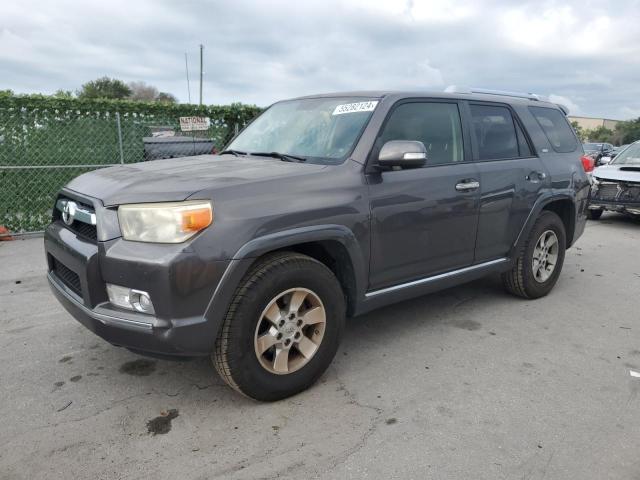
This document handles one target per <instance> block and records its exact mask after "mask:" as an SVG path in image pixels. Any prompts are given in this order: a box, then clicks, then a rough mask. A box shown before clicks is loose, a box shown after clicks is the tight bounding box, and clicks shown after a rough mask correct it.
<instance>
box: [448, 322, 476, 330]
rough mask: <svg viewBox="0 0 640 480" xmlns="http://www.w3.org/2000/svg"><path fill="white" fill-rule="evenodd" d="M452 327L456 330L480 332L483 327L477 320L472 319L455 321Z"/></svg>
mask: <svg viewBox="0 0 640 480" xmlns="http://www.w3.org/2000/svg"><path fill="white" fill-rule="evenodd" d="M451 325H453V326H454V327H456V328H461V329H463V330H469V331H473V330H480V328H481V327H482V324H481V323H480V322H476V321H475V320H470V319H464V320H454V321H452V322H451Z"/></svg>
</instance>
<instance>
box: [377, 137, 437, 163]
mask: <svg viewBox="0 0 640 480" xmlns="http://www.w3.org/2000/svg"><path fill="white" fill-rule="evenodd" d="M425 163H427V149H426V148H425V147H424V144H423V143H422V142H414V141H410V140H391V141H389V142H387V143H385V144H384V145H383V146H382V148H381V149H380V154H379V155H378V165H380V166H381V167H402V168H417V167H422V166H424V164H425Z"/></svg>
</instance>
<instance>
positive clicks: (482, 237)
mask: <svg viewBox="0 0 640 480" xmlns="http://www.w3.org/2000/svg"><path fill="white" fill-rule="evenodd" d="M467 113H468V116H467V118H468V119H469V122H470V125H471V130H472V132H473V134H472V142H473V150H474V159H475V160H476V161H477V162H478V163H477V165H478V170H479V175H480V200H479V201H480V206H479V209H480V210H479V218H478V235H477V239H476V248H475V261H476V263H481V262H484V261H488V260H493V259H497V258H503V257H505V256H507V254H508V252H509V250H510V248H511V246H512V245H513V243H514V241H515V240H516V238H517V236H518V234H519V232H520V229H521V228H522V226H523V225H524V223H525V221H526V219H527V217H528V215H529V212H530V211H531V210H532V209H533V206H534V204H535V202H536V200H537V198H538V196H539V195H540V191H541V190H542V189H544V188H545V187H546V185H547V184H548V175H547V172H546V170H545V168H544V165H543V164H542V162H541V161H540V159H539V158H538V157H537V156H536V155H535V154H534V152H533V149H532V147H531V144H530V140H529V139H528V137H527V135H525V133H524V129H523V128H522V125H521V123H520V121H519V119H518V117H517V115H516V114H515V112H514V111H513V110H512V109H511V108H510V106H509V105H506V104H498V103H488V102H470V103H469V104H468V110H467Z"/></svg>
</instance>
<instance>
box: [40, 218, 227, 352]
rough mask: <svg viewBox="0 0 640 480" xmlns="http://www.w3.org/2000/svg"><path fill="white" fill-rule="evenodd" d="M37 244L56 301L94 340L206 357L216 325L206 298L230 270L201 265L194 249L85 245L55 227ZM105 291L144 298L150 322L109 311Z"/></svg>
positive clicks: (137, 315)
mask: <svg viewBox="0 0 640 480" xmlns="http://www.w3.org/2000/svg"><path fill="white" fill-rule="evenodd" d="M44 244H45V251H46V255H47V263H48V266H49V271H48V274H47V277H48V281H49V285H50V286H51V289H52V291H53V293H54V295H55V297H56V298H57V300H58V301H59V302H60V303H61V304H62V305H63V306H64V308H65V309H66V310H67V311H68V312H69V313H70V314H71V315H72V316H73V317H74V318H75V319H76V320H78V321H79V322H80V323H82V324H83V325H84V326H85V327H87V328H88V329H89V330H91V331H92V332H94V333H95V334H97V335H99V336H100V337H102V338H103V339H105V340H107V341H108V342H110V343H112V344H114V345H118V346H123V347H126V348H129V349H131V350H135V351H137V352H141V353H145V352H148V353H151V354H160V355H175V356H197V355H208V354H210V353H211V351H212V350H213V346H214V342H215V338H216V335H217V331H218V327H219V320H217V319H216V320H215V321H214V320H212V318H211V317H212V314H211V312H212V311H213V310H214V308H215V306H212V298H213V294H214V292H215V291H216V288H217V287H218V285H219V284H220V281H221V278H222V276H223V274H224V272H225V270H226V268H227V266H228V265H229V262H227V261H215V260H212V259H208V258H206V256H205V255H203V254H201V253H199V250H198V248H197V246H194V245H193V244H190V245H188V246H185V245H177V246H176V245H153V244H143V243H139V242H127V241H125V240H122V239H120V238H118V239H113V240H110V241H107V242H99V241H95V240H94V241H92V240H90V239H87V238H83V237H82V236H80V235H78V234H76V233H75V232H73V231H72V230H69V229H68V228H66V227H65V226H64V225H63V224H62V223H61V222H59V221H57V222H53V223H52V224H51V225H49V226H48V227H47V229H46V231H45V237H44ZM205 251H206V250H205ZM106 283H113V284H116V285H121V286H125V287H129V288H137V289H140V290H144V291H147V292H149V294H150V296H151V299H152V301H153V302H154V307H155V310H156V314H155V316H152V315H146V314H142V313H138V312H132V311H128V310H123V309H120V308H117V307H114V306H112V305H111V304H110V303H109V301H108V297H107V294H106ZM221 308H224V307H221Z"/></svg>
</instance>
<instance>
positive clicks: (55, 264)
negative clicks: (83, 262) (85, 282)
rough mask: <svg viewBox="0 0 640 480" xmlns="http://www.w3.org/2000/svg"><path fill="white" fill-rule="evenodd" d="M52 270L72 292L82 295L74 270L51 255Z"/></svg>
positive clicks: (78, 278)
mask: <svg viewBox="0 0 640 480" xmlns="http://www.w3.org/2000/svg"><path fill="white" fill-rule="evenodd" d="M51 266H52V270H51V271H52V272H53V273H54V274H55V276H56V277H58V278H59V279H60V280H61V281H62V283H64V284H65V285H66V286H67V287H69V288H70V289H71V291H72V292H73V293H75V294H76V295H78V296H79V297H81V296H82V286H81V285H80V277H79V276H78V274H77V273H76V272H74V271H73V270H70V269H69V268H67V267H66V266H65V265H63V264H62V263H60V262H59V261H58V260H56V259H55V258H54V257H51Z"/></svg>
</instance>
